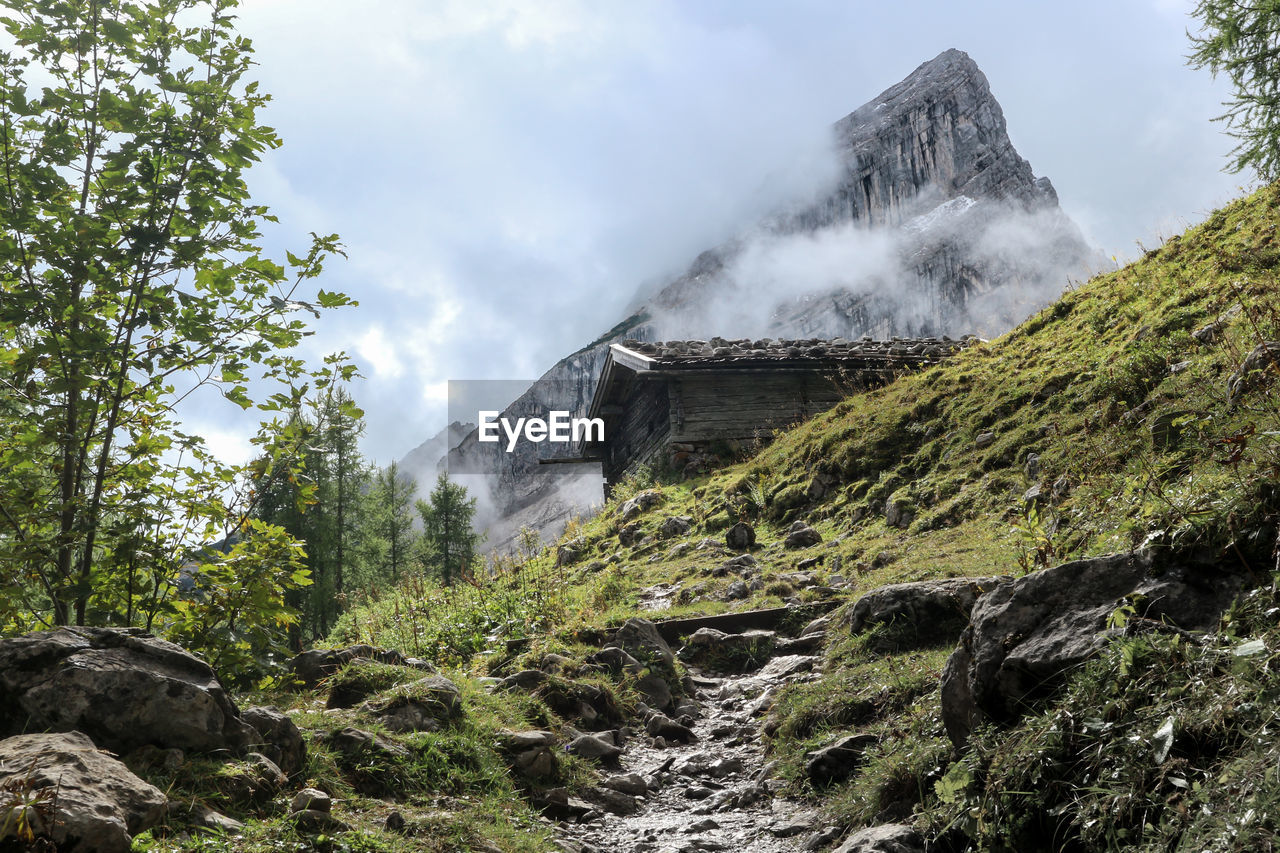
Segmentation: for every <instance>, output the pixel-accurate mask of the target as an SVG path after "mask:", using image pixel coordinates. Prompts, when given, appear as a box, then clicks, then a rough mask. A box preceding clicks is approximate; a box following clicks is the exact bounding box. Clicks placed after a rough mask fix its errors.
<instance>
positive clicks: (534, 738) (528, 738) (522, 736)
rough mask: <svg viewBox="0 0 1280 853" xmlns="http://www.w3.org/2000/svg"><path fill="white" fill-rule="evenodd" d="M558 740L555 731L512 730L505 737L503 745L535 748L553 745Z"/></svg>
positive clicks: (513, 747)
mask: <svg viewBox="0 0 1280 853" xmlns="http://www.w3.org/2000/svg"><path fill="white" fill-rule="evenodd" d="M555 742H556V736H555V733H553V732H545V731H541V730H538V729H532V730H529V731H524V732H510V733H508V734H506V735H504V737H503V745H504V746H506V747H507V748H508V749H511V750H516V751H520V750H525V749H535V748H537V747H542V746H552V745H553V744H555Z"/></svg>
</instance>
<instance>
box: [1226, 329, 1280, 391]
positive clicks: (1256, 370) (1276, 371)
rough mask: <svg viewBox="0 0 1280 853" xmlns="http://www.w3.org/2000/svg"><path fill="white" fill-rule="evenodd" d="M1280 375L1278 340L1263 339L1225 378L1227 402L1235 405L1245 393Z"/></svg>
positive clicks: (1279, 347) (1279, 346)
mask: <svg viewBox="0 0 1280 853" xmlns="http://www.w3.org/2000/svg"><path fill="white" fill-rule="evenodd" d="M1277 375H1280V341H1263V342H1262V343H1260V344H1258V345H1257V346H1256V347H1254V348H1253V351H1252V352H1250V353H1249V354H1248V355H1247V356H1245V360H1244V363H1242V364H1241V365H1240V369H1239V370H1237V371H1236V372H1235V373H1233V374H1231V378H1230V379H1228V380H1227V404H1228V405H1229V406H1232V407H1234V406H1236V405H1237V404H1238V403H1239V402H1240V398H1241V397H1243V396H1244V395H1245V394H1247V393H1249V392H1250V391H1253V390H1255V389H1257V388H1260V387H1262V385H1264V384H1265V383H1266V382H1267V380H1268V379H1274V378H1275V377H1276V376H1277Z"/></svg>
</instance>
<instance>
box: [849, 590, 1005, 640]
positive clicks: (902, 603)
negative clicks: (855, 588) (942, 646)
mask: <svg viewBox="0 0 1280 853" xmlns="http://www.w3.org/2000/svg"><path fill="white" fill-rule="evenodd" d="M1003 580H1007V578H995V577H989V578H945V579H943V580H930V581H918V582H916V583H897V584H890V585H889V586H882V587H880V588H879V589H875V590H872V591H871V592H869V593H867V594H866V595H864V596H862V597H861V598H859V599H858V601H857V602H856V603H855V604H854V605H853V609H852V610H851V611H850V612H849V617H848V619H849V630H850V631H851V632H852V633H854V634H857V633H860V632H862V631H868V630H870V629H871V628H873V627H875V626H876V625H886V624H892V625H893V626H894V627H895V629H898V630H897V632H896V633H898V634H900V635H901V636H902V639H903V640H904V641H909V642H911V643H913V644H919V645H927V644H929V643H933V642H938V641H941V640H954V639H955V638H956V637H958V636H959V634H960V632H961V631H962V630H963V629H964V626H965V625H966V624H967V623H968V621H969V613H970V611H972V610H973V605H974V604H975V603H976V602H977V601H978V597H979V596H981V595H982V594H983V593H984V592H986V591H988V590H990V589H993V588H994V587H995V586H996V585H997V584H999V583H1001V581H1003Z"/></svg>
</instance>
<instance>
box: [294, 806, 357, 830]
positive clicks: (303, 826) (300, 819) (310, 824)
mask: <svg viewBox="0 0 1280 853" xmlns="http://www.w3.org/2000/svg"><path fill="white" fill-rule="evenodd" d="M289 821H290V822H291V823H292V824H293V825H294V827H295V828H296V829H297V830H298V832H301V833H302V834H303V835H332V834H334V833H338V832H347V831H348V830H350V829H351V827H350V826H348V825H347V824H346V823H344V822H343V821H341V820H339V819H338V818H336V817H334V816H333V815H332V814H331V813H329V812H322V811H318V810H316V809H304V810H303V811H300V812H294V813H293V814H291V815H289Z"/></svg>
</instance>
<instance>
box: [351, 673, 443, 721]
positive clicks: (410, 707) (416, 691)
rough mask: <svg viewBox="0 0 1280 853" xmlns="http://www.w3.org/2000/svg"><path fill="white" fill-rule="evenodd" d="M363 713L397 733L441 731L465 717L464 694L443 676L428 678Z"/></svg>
mask: <svg viewBox="0 0 1280 853" xmlns="http://www.w3.org/2000/svg"><path fill="white" fill-rule="evenodd" d="M361 710H362V711H364V712H365V713H368V714H372V715H373V716H375V717H377V718H378V719H379V720H380V721H381V722H382V724H383V725H385V726H386V727H387V728H388V729H390V730H391V731H393V732H422V731H439V730H440V729H441V728H443V727H444V726H445V725H447V724H448V723H449V722H451V721H452V720H456V719H458V718H459V717H461V716H462V713H463V708H462V692H461V691H460V690H458V685H456V684H454V683H453V682H452V681H450V680H449V679H447V678H445V677H444V676H443V675H428V676H427V677H426V678H420V679H418V680H417V681H413V682H410V683H409V684H406V685H403V686H401V687H397V688H394V689H393V690H391V691H389V692H388V694H387V695H386V696H384V697H383V698H380V699H377V700H375V701H373V702H366V703H365V704H364V705H363V706H362V707H361Z"/></svg>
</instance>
